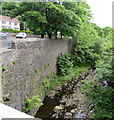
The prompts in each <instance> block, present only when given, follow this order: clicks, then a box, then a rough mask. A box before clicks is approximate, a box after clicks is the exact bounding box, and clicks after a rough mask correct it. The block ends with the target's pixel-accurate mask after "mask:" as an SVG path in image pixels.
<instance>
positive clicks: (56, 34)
mask: <svg viewBox="0 0 114 120" xmlns="http://www.w3.org/2000/svg"><path fill="white" fill-rule="evenodd" d="M55 39H57V31H55Z"/></svg>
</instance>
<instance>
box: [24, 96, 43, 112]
mask: <svg viewBox="0 0 114 120" xmlns="http://www.w3.org/2000/svg"><path fill="white" fill-rule="evenodd" d="M42 105H43V103H41V99H40V97H39V96H38V95H37V96H33V97H31V98H29V99H27V100H26V108H25V111H26V112H29V111H30V110H33V109H34V108H37V107H40V106H42Z"/></svg>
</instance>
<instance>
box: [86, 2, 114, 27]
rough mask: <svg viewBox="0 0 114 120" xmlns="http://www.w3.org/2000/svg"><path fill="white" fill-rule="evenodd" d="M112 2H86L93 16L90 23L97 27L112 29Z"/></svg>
mask: <svg viewBox="0 0 114 120" xmlns="http://www.w3.org/2000/svg"><path fill="white" fill-rule="evenodd" d="M113 1H114V0H86V2H87V3H88V4H89V6H90V7H91V11H92V14H93V20H92V22H94V23H96V24H97V25H98V26H99V27H101V28H103V27H106V26H109V27H112V2H113Z"/></svg>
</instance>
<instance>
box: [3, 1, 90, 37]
mask: <svg viewBox="0 0 114 120" xmlns="http://www.w3.org/2000/svg"><path fill="white" fill-rule="evenodd" d="M2 12H3V15H7V16H10V17H12V18H13V17H16V16H18V18H19V20H20V23H21V28H24V22H25V23H26V28H27V29H29V30H30V31H33V32H34V33H35V34H40V35H41V36H42V37H44V35H45V34H48V36H49V38H51V37H52V35H53V34H54V35H53V36H55V37H56V38H57V32H58V31H59V32H60V33H61V35H63V36H73V35H74V34H75V32H76V31H77V30H78V28H79V27H80V24H81V22H84V21H88V20H90V16H91V15H90V11H89V7H88V5H87V3H86V2H81V3H78V2H63V3H62V4H56V3H54V2H39V3H38V2H13V4H12V3H11V2H2Z"/></svg>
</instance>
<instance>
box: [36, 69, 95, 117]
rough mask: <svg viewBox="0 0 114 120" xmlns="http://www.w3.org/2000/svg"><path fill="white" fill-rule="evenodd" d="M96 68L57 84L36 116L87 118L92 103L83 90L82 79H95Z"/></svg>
mask: <svg viewBox="0 0 114 120" xmlns="http://www.w3.org/2000/svg"><path fill="white" fill-rule="evenodd" d="M94 74H95V71H94V70H88V71H87V72H85V73H83V74H81V75H80V76H79V77H77V78H75V79H73V80H71V81H69V82H68V83H66V84H64V85H59V86H57V87H56V88H55V89H54V90H52V91H51V93H50V94H49V95H48V96H46V98H45V99H44V102H43V103H44V105H43V106H42V107H41V108H40V109H39V111H38V112H37V114H36V117H39V118H41V119H43V118H70V119H71V118H86V117H87V115H88V114H89V112H90V111H89V108H90V107H91V104H90V103H88V101H87V100H86V96H85V94H84V93H83V91H82V87H83V83H81V80H86V81H89V80H93V79H94Z"/></svg>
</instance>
